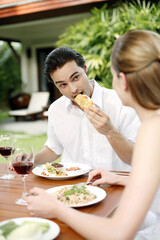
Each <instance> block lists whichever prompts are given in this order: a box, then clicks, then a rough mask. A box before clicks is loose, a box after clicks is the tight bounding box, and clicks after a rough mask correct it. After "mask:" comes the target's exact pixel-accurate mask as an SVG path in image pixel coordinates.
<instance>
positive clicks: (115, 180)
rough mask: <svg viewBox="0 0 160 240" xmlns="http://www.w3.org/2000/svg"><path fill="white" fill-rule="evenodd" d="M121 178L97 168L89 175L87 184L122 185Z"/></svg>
mask: <svg viewBox="0 0 160 240" xmlns="http://www.w3.org/2000/svg"><path fill="white" fill-rule="evenodd" d="M121 179H123V176H118V175H116V174H114V173H112V172H109V171H107V170H104V169H103V168H98V169H96V170H93V171H91V172H90V173H89V177H88V180H87V182H92V185H93V186H97V185H100V184H109V185H123V184H122V183H120V182H121Z"/></svg>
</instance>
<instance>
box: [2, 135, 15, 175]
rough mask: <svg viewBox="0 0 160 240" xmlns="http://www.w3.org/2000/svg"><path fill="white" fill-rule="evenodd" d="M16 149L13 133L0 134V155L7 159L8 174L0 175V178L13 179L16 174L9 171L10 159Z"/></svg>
mask: <svg viewBox="0 0 160 240" xmlns="http://www.w3.org/2000/svg"><path fill="white" fill-rule="evenodd" d="M13 151H14V138H13V135H12V133H4V134H0V155H2V157H4V158H5V159H6V174H4V175H3V176H0V179H13V178H15V175H14V174H11V173H10V171H9V165H8V159H9V157H10V156H11V155H12V153H13Z"/></svg>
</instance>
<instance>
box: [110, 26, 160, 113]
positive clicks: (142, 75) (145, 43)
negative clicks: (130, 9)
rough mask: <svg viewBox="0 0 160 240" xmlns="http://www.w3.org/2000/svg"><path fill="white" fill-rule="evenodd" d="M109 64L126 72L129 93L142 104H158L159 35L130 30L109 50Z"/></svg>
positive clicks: (159, 83) (159, 91)
mask: <svg viewBox="0 0 160 240" xmlns="http://www.w3.org/2000/svg"><path fill="white" fill-rule="evenodd" d="M112 67H113V68H114V69H115V70H116V72H117V74H119V72H123V73H125V75H126V79H127V82H128V86H129V89H130V91H131V94H132V96H133V97H134V98H135V99H136V101H137V102H138V103H139V104H140V105H141V106H143V107H145V108H148V109H158V108H159V107H160V35H159V34H157V33H155V32H151V31H147V30H131V31H128V32H127V33H125V34H124V35H123V36H121V37H119V38H118V39H117V40H116V42H115V44H114V47H113V50H112Z"/></svg>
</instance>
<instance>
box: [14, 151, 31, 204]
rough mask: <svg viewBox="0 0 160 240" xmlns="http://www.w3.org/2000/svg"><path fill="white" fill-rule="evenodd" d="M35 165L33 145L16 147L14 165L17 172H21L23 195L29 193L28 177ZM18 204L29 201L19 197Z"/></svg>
mask: <svg viewBox="0 0 160 240" xmlns="http://www.w3.org/2000/svg"><path fill="white" fill-rule="evenodd" d="M33 165H34V152H33V147H32V146H26V147H18V146H17V147H15V150H14V153H13V155H12V166H13V168H14V170H15V171H16V173H18V174H20V175H21V177H22V181H23V185H24V190H23V196H26V195H27V192H26V181H25V180H26V177H27V176H28V174H29V173H30V172H31V170H32V168H33ZM15 203H16V204H18V205H27V202H26V201H25V200H24V199H23V198H18V199H16V201H15Z"/></svg>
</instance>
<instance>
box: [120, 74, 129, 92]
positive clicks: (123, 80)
mask: <svg viewBox="0 0 160 240" xmlns="http://www.w3.org/2000/svg"><path fill="white" fill-rule="evenodd" d="M118 77H119V79H120V82H121V86H122V89H123V90H124V91H125V90H127V89H128V83H127V79H126V75H125V74H124V73H123V72H120V73H119V76H118Z"/></svg>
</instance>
